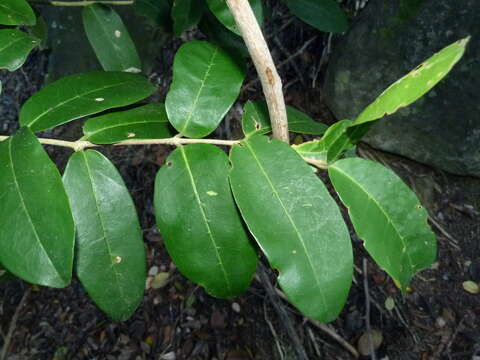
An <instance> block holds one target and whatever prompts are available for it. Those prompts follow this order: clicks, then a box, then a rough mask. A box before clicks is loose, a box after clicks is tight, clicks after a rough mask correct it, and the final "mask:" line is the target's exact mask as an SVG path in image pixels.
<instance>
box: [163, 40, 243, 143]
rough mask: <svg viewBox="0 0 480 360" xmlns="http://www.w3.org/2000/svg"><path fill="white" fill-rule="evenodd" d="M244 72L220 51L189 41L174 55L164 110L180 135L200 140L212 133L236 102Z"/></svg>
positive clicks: (209, 45) (212, 46) (215, 47)
mask: <svg viewBox="0 0 480 360" xmlns="http://www.w3.org/2000/svg"><path fill="white" fill-rule="evenodd" d="M244 77H245V74H244V72H243V71H242V70H241V68H240V67H239V66H238V64H237V63H236V62H235V60H234V59H232V58H231V57H230V56H229V55H228V54H227V53H225V52H224V51H223V50H222V49H220V48H219V47H217V46H214V45H212V44H209V43H207V42H205V41H190V42H188V43H186V44H184V45H183V46H182V47H181V48H180V49H179V50H178V52H177V54H176V56H175V61H174V64H173V83H172V85H171V87H170V91H169V92H168V94H167V99H166V101H165V107H166V109H167V114H168V118H169V120H170V122H171V123H172V125H173V126H174V127H175V129H177V130H178V132H180V133H181V134H182V135H184V136H187V137H192V138H201V137H204V136H207V135H208V134H210V133H211V132H212V131H214V130H215V129H216V128H217V126H218V125H219V124H220V122H221V121H222V119H223V117H224V116H225V114H226V113H227V111H228V110H229V109H230V107H231V106H232V105H233V103H234V102H235V100H236V99H237V97H238V95H239V93H240V88H241V86H242V83H243V79H244Z"/></svg>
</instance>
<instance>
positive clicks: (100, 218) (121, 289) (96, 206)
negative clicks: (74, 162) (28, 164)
mask: <svg viewBox="0 0 480 360" xmlns="http://www.w3.org/2000/svg"><path fill="white" fill-rule="evenodd" d="M81 154H82V156H83V160H84V162H85V168H86V170H87V175H88V179H89V182H88V183H89V184H90V188H91V189H92V196H93V199H94V201H95V209H96V211H97V215H98V219H99V220H100V226H101V227H102V233H103V236H102V239H103V240H104V243H105V245H106V248H107V252H108V255H109V260H110V263H112V261H113V255H112V249H111V247H110V243H109V242H108V236H107V231H106V228H105V225H104V220H103V217H102V214H101V211H100V206H99V205H98V199H97V195H96V191H95V182H94V179H93V176H92V172H91V169H90V165H89V163H88V159H87V154H86V152H84V151H82V152H81ZM111 269H112V272H113V274H114V275H115V283H116V284H117V289H118V290H119V292H120V298H121V299H122V302H123V303H125V304H126V305H128V303H127V302H126V301H125V292H124V291H123V287H122V286H120V280H119V274H118V272H117V269H116V266H115V264H113V266H112V267H111Z"/></svg>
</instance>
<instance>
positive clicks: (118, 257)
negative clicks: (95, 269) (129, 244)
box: [113, 256, 122, 265]
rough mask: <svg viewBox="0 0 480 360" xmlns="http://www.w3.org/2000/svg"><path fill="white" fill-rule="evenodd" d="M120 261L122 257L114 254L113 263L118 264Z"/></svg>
mask: <svg viewBox="0 0 480 360" xmlns="http://www.w3.org/2000/svg"><path fill="white" fill-rule="evenodd" d="M121 262H122V258H121V257H120V256H115V259H113V264H114V265H115V264H120V263H121Z"/></svg>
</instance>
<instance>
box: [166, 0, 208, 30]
mask: <svg viewBox="0 0 480 360" xmlns="http://www.w3.org/2000/svg"><path fill="white" fill-rule="evenodd" d="M202 13H203V6H202V3H201V1H198V0H174V1H173V7H172V19H173V31H174V32H175V35H177V36H180V35H182V34H183V32H185V31H186V30H189V29H191V28H194V27H195V26H197V24H198V22H199V21H200V19H201V17H202Z"/></svg>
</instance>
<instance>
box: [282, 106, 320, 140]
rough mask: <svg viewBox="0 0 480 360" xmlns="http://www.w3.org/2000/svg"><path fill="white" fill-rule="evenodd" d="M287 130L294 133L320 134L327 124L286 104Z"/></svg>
mask: <svg viewBox="0 0 480 360" xmlns="http://www.w3.org/2000/svg"><path fill="white" fill-rule="evenodd" d="M287 118H288V130H289V131H291V132H294V133H300V134H310V135H322V134H323V133H325V131H326V130H327V128H328V126H327V125H325V124H322V123H321V122H317V121H314V120H313V119H312V118H311V117H310V116H308V115H307V114H305V113H304V112H302V111H300V110H297V109H295V108H294V107H293V106H289V105H287Z"/></svg>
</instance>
